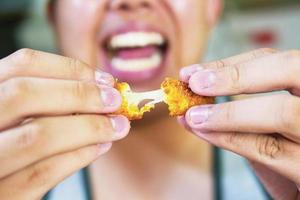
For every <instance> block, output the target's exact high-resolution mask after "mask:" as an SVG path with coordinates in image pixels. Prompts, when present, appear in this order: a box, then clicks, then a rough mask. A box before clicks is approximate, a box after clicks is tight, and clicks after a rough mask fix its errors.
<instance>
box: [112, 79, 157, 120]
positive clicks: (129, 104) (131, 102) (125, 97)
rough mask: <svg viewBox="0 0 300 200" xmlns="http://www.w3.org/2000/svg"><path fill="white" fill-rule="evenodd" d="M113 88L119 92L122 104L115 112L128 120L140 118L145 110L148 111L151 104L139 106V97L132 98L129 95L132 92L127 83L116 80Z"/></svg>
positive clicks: (151, 106) (152, 106)
mask: <svg viewBox="0 0 300 200" xmlns="http://www.w3.org/2000/svg"><path fill="white" fill-rule="evenodd" d="M115 88H116V89H117V90H118V91H119V92H120V93H121V96H122V105H121V108H120V109H119V110H118V111H117V112H116V113H115V114H120V115H124V116H126V117H127V118H128V119H129V120H137V119H142V118H143V115H144V113H145V112H150V110H151V109H152V108H154V104H153V105H145V106H143V107H141V108H139V103H140V101H139V99H138V98H137V99H134V97H133V96H132V95H131V94H133V92H132V91H131V89H130V86H129V85H128V83H125V82H117V83H116V85H115Z"/></svg>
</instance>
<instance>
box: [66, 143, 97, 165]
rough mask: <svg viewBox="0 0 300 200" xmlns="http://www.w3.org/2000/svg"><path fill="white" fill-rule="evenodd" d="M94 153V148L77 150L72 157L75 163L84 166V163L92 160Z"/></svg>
mask: <svg viewBox="0 0 300 200" xmlns="http://www.w3.org/2000/svg"><path fill="white" fill-rule="evenodd" d="M95 154H96V151H95V148H91V147H88V148H85V149H78V150H76V151H74V152H73V153H72V157H73V159H74V161H75V162H76V163H82V164H85V163H86V162H88V161H90V160H91V159H92V158H94V157H95Z"/></svg>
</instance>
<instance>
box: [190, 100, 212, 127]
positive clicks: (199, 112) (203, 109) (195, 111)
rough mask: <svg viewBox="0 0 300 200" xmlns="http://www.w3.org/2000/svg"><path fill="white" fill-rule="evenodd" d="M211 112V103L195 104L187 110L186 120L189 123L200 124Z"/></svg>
mask: <svg viewBox="0 0 300 200" xmlns="http://www.w3.org/2000/svg"><path fill="white" fill-rule="evenodd" d="M211 113H212V105H206V106H197V107H194V108H191V109H190V110H189V111H188V119H189V120H188V121H190V122H191V125H192V126H194V125H200V124H203V123H205V122H206V121H207V120H208V118H209V117H210V115H211Z"/></svg>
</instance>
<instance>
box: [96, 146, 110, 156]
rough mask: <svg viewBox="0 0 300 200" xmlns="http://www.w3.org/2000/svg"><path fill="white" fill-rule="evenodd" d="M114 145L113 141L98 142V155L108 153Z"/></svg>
mask: <svg viewBox="0 0 300 200" xmlns="http://www.w3.org/2000/svg"><path fill="white" fill-rule="evenodd" d="M111 146H112V143H104V144H98V151H97V154H98V155H102V154H104V153H106V152H107V151H108V150H109V149H110V148H111Z"/></svg>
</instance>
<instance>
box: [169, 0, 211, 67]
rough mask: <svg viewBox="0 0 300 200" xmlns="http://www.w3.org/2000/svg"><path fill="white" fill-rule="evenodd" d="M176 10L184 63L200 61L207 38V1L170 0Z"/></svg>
mask: <svg viewBox="0 0 300 200" xmlns="http://www.w3.org/2000/svg"><path fill="white" fill-rule="evenodd" d="M168 1H169V3H170V5H171V6H172V8H173V10H174V14H175V16H176V20H177V22H178V26H179V31H180V35H179V37H180V41H181V44H180V47H179V48H180V54H181V57H182V64H181V65H183V66H185V65H190V64H194V63H197V62H199V60H200V58H201V56H202V54H203V50H204V46H205V43H206V42H205V41H206V39H207V33H208V28H207V23H206V20H205V3H206V1H200V0H185V1H182V0H168Z"/></svg>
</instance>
